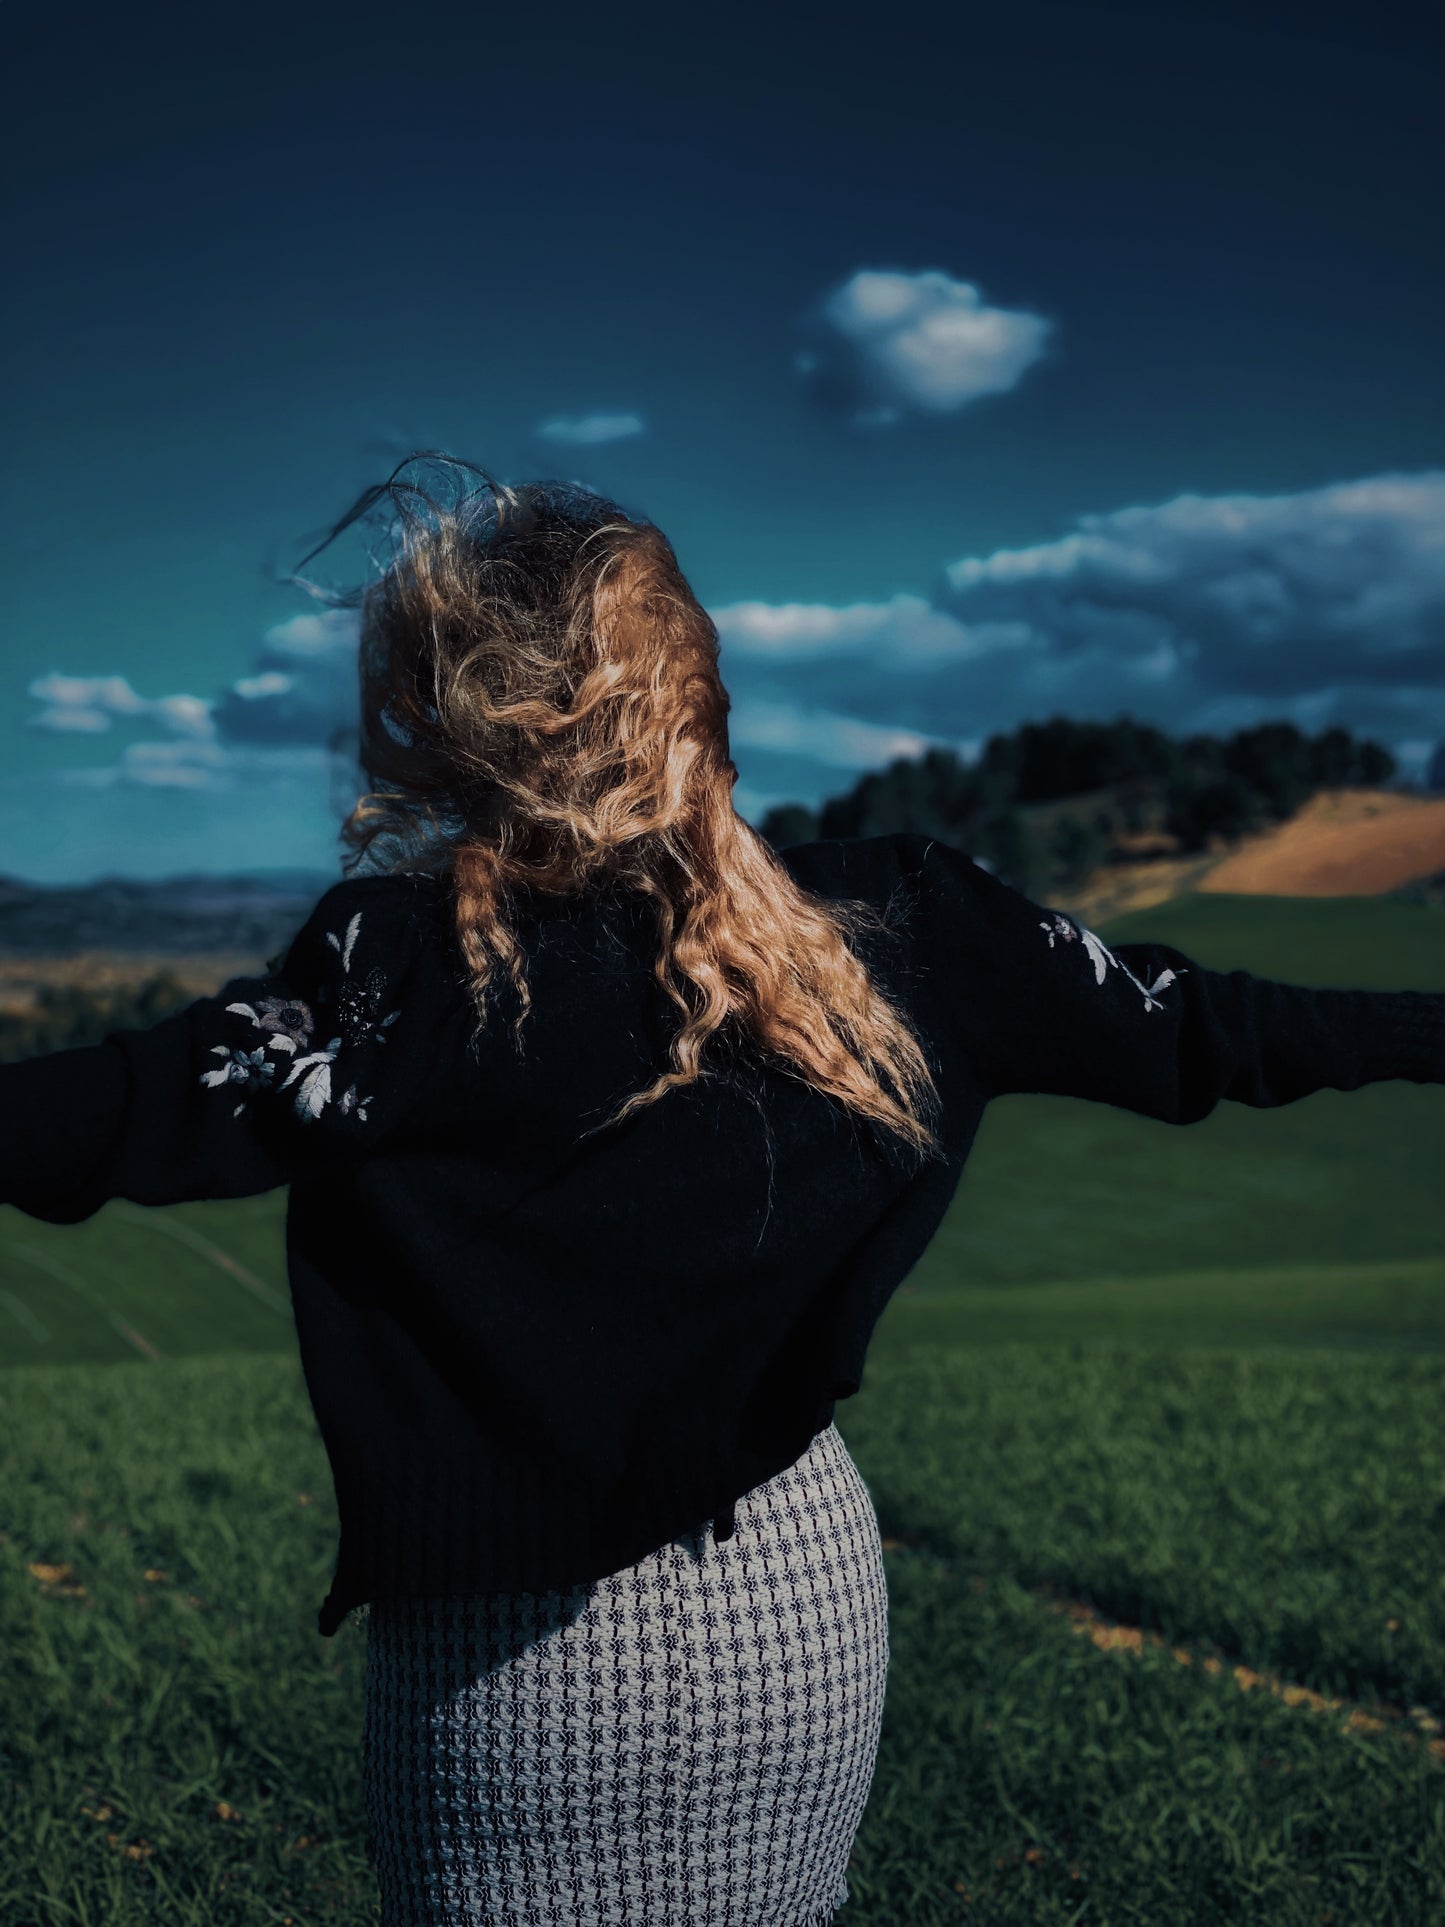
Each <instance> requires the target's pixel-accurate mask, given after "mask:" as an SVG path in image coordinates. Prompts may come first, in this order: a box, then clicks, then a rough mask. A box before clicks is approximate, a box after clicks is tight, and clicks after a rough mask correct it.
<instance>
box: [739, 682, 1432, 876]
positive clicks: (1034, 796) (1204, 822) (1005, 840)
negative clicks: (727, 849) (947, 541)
mask: <svg viewBox="0 0 1445 1927" xmlns="http://www.w3.org/2000/svg"><path fill="white" fill-rule="evenodd" d="M1395 769H1396V763H1395V759H1394V757H1393V756H1392V755H1391V754H1390V752H1389V750H1387V749H1385V748H1384V747H1383V746H1382V745H1381V744H1379V743H1376V742H1370V741H1366V740H1357V739H1356V738H1355V737H1353V736H1352V735H1351V734H1350V732H1349V731H1348V730H1345V729H1339V728H1335V729H1327V730H1324V731H1323V732H1322V733H1321V734H1320V735H1318V736H1306V735H1305V734H1304V733H1303V731H1301V730H1299V729H1297V728H1296V727H1295V725H1294V724H1293V723H1286V722H1279V723H1261V724H1259V725H1257V726H1256V727H1254V728H1250V729H1239V730H1236V731H1235V732H1234V734H1233V735H1231V736H1223V737H1221V736H1211V735H1204V734H1201V735H1194V736H1186V737H1184V738H1182V739H1179V738H1176V737H1172V736H1169V735H1168V734H1166V733H1165V731H1163V730H1161V729H1156V728H1154V727H1153V726H1152V725H1150V724H1147V723H1140V722H1136V721H1134V720H1133V719H1132V718H1130V717H1128V716H1122V717H1120V718H1118V719H1117V720H1116V721H1114V722H1075V721H1071V720H1070V719H1069V718H1068V717H1065V716H1055V717H1051V718H1050V719H1049V720H1048V721H1046V722H1036V723H1023V724H1021V725H1020V726H1019V728H1017V729H1015V730H1013V731H1010V732H1007V733H1000V734H998V735H994V736H990V737H989V739H988V741H987V742H986V743H985V744H984V747H983V752H982V754H981V755H980V756H979V758H978V760H977V761H976V762H974V763H965V762H964V761H963V759H962V758H961V757H960V756H958V755H957V754H956V753H955V752H954V751H952V750H948V749H931V750H929V751H927V752H926V753H925V754H924V755H922V756H919V757H898V758H896V759H895V760H894V761H893V762H891V763H890V764H889V765H888V766H887V768H886V769H882V770H873V771H870V772H869V773H868V774H867V775H865V776H862V777H860V778H859V780H858V781H857V782H856V783H855V784H854V785H853V787H852V788H851V789H850V790H847V791H845V792H844V793H843V794H842V795H841V796H831V797H829V798H827V800H826V801H825V802H824V803H823V804H822V805H821V807H819V808H817V809H812V808H809V807H808V806H807V805H805V804H802V803H783V804H779V805H776V806H775V807H774V808H772V809H770V810H768V811H767V813H766V814H765V815H764V817H763V818H762V820H761V821H760V823H759V824H758V829H759V831H760V832H761V834H762V835H763V836H765V837H766V838H767V839H768V841H769V842H770V843H771V844H773V846H774V847H775V848H778V849H781V848H784V847H786V846H787V845H788V844H790V843H806V842H811V841H813V840H814V839H815V838H819V837H831V836H883V835H888V834H890V833H895V832H899V831H916V832H920V833H922V834H923V835H926V836H937V837H940V838H942V839H943V840H944V841H945V842H948V843H952V844H954V845H955V846H956V847H957V848H959V849H963V850H966V851H968V853H969V854H970V855H971V856H973V857H975V858H977V859H980V860H982V861H983V862H985V863H986V864H987V865H988V867H989V868H990V869H992V870H994V871H995V872H996V873H997V874H998V875H999V876H1001V877H1002V878H1003V879H1004V881H1005V882H1006V883H1010V884H1012V885H1013V886H1014V888H1016V889H1019V890H1022V891H1024V892H1025V894H1027V895H1030V896H1037V895H1039V894H1040V893H1042V892H1045V891H1048V890H1057V889H1067V888H1069V887H1071V886H1073V885H1074V884H1076V883H1078V882H1079V881H1081V880H1082V879H1083V878H1084V877H1086V876H1087V875H1088V874H1089V873H1090V872H1091V871H1092V870H1094V869H1096V868H1097V867H1098V866H1099V865H1100V864H1101V863H1104V862H1107V861H1109V860H1110V859H1111V856H1113V855H1114V854H1115V847H1114V846H1115V842H1116V839H1118V838H1120V837H1123V836H1140V835H1144V834H1147V833H1149V832H1153V833H1155V834H1156V835H1157V834H1159V833H1162V834H1163V835H1164V836H1165V837H1167V838H1169V839H1170V840H1171V847H1172V849H1173V850H1174V851H1175V852H1176V853H1177V854H1180V855H1189V854H1192V853H1196V852H1202V851H1204V850H1207V849H1209V848H1210V847H1211V846H1212V845H1213V843H1214V841H1215V839H1217V838H1223V839H1233V838H1235V837H1238V836H1242V835H1246V834H1248V833H1249V832H1251V831H1255V830H1261V829H1266V828H1268V827H1269V825H1270V824H1272V823H1277V822H1283V821H1284V820H1285V819H1286V818H1287V817H1290V816H1293V815H1294V813H1295V812H1296V811H1297V810H1298V809H1299V808H1300V807H1301V805H1302V804H1304V803H1306V802H1307V801H1308V800H1309V798H1310V797H1311V796H1313V795H1314V794H1315V793H1316V792H1317V791H1319V790H1322V789H1338V788H1377V787H1378V786H1379V785H1381V784H1383V783H1385V782H1387V781H1388V780H1389V779H1390V777H1392V776H1393V775H1394V773H1395Z"/></svg>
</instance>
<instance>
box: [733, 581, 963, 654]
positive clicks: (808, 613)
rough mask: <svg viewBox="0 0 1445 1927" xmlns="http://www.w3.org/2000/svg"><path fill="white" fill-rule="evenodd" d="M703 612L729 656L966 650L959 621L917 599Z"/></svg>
mask: <svg viewBox="0 0 1445 1927" xmlns="http://www.w3.org/2000/svg"><path fill="white" fill-rule="evenodd" d="M709 613H710V614H711V616H712V619H713V621H714V623H715V624H716V625H717V631H718V635H719V636H720V637H721V639H722V641H723V643H724V645H725V646H726V648H727V650H728V652H729V654H730V655H737V656H750V657H757V658H759V659H763V660H767V661H772V662H802V661H806V660H807V659H808V658H809V657H814V656H828V655H840V654H845V653H849V654H857V655H874V654H876V653H878V652H879V651H882V652H884V653H886V654H888V655H890V656H892V657H896V658H898V659H901V660H909V661H914V662H931V661H936V660H937V659H938V658H940V657H950V656H955V655H959V654H967V652H968V650H969V647H970V641H969V633H968V631H967V630H966V629H965V628H964V626H963V625H962V623H960V622H958V621H956V620H955V619H954V617H952V616H950V615H945V614H944V613H943V612H942V611H941V610H939V609H936V608H934V606H933V604H932V603H931V602H929V601H927V600H926V598H925V597H923V596H919V595H896V596H893V597H892V598H891V599H890V600H889V601H887V602H853V603H847V604H845V605H844V606H843V607H841V608H837V607H834V606H833V605H832V604H830V603H823V602H733V603H728V604H726V605H725V606H724V607H722V608H720V609H713V610H710V611H709Z"/></svg>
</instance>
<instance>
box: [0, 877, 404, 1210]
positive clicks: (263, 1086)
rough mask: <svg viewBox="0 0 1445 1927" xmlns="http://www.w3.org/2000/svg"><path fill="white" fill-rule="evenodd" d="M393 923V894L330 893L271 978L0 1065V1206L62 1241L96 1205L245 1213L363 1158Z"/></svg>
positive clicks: (380, 884) (399, 993)
mask: <svg viewBox="0 0 1445 1927" xmlns="http://www.w3.org/2000/svg"><path fill="white" fill-rule="evenodd" d="M410 911H411V906H410V904H409V903H408V901H407V899H406V893H405V886H404V884H401V883H399V882H393V881H392V880H386V881H379V880H376V879H361V880H356V881H350V882H347V883H341V884H338V885H336V886H335V888H333V889H332V890H329V891H328V892H327V893H326V895H325V896H324V897H323V898H322V899H321V901H320V902H319V903H318V904H317V906H316V908H315V910H313V912H312V914H311V916H310V917H309V918H308V920H307V922H306V924H305V925H304V926H303V928H302V930H301V931H300V933H299V934H298V935H297V937H296V938H295V940H294V941H293V943H292V944H291V946H290V948H289V950H288V951H287V954H286V957H285V959H284V961H283V962H282V963H281V965H280V967H279V969H277V970H275V971H273V972H267V973H265V974H262V975H259V976H254V977H238V978H235V979H233V980H232V981H231V982H230V983H228V984H227V985H226V986H225V987H224V989H222V990H221V991H220V992H219V993H218V994H217V995H216V996H214V997H202V998H200V999H198V1000H197V1001H196V1002H195V1003H193V1004H191V1005H189V1006H188V1007H187V1008H186V1009H185V1010H182V1011H179V1012H177V1013H176V1015H175V1016H173V1017H168V1018H166V1019H165V1020H164V1021H163V1022H162V1023H159V1024H155V1025H152V1026H151V1027H150V1028H149V1029H148V1030H118V1031H113V1032H112V1033H111V1034H110V1035H109V1036H108V1037H107V1038H106V1039H105V1040H104V1042H103V1043H100V1044H93V1045H86V1046H84V1047H82V1048H80V1049H77V1050H62V1051H52V1052H50V1053H49V1054H48V1055H46V1056H43V1057H37V1058H32V1059H29V1060H26V1061H23V1062H21V1063H18V1064H6V1065H0V1203H6V1204H14V1205H17V1206H18V1207H19V1208H20V1209H21V1210H22V1211H25V1212H28V1213H29V1214H30V1215H31V1216H32V1217H36V1218H45V1219H48V1220H50V1222H52V1223H55V1224H71V1223H75V1222H77V1221H78V1220H79V1219H82V1218H87V1217H89V1216H90V1215H91V1214H92V1213H93V1212H95V1211H98V1210H99V1209H100V1207H101V1205H103V1204H104V1203H105V1202H106V1201H107V1200H108V1199H110V1198H129V1199H132V1200H133V1201H134V1202H136V1203H138V1204H172V1203H177V1202H180V1201H181V1200H183V1199H188V1198H239V1197H250V1196H254V1195H255V1194H257V1193H259V1192H263V1191H270V1190H274V1189H275V1188H276V1187H277V1186H278V1185H283V1184H287V1183H289V1182H290V1181H291V1179H292V1178H293V1177H294V1176H295V1175H296V1174H297V1173H298V1172H299V1171H302V1170H305V1169H308V1168H315V1167H316V1166H317V1165H318V1164H322V1163H325V1162H326V1161H327V1160H329V1159H338V1158H342V1159H344V1158H347V1157H354V1156H356V1155H364V1154H365V1152H366V1151H367V1149H368V1148H369V1147H370V1146H371V1145H373V1144H374V1143H375V1141H376V1138H377V1137H378V1135H379V1134H380V1133H381V1132H382V1131H383V1130H384V1129H385V1128H386V1124H387V1122H388V1119H389V1118H390V1117H391V1116H392V1115H394V1113H395V1109H396V1097H397V1088H398V1083H399V1079H398V1076H397V1073H396V1070H395V1069H394V1065H395V1062H396V1060H397V1059H398V1057H399V1056H400V1055H401V1053H402V1052H404V1051H405V1048H406V1047H405V1043H404V1042H402V1041H401V1038H400V1037H399V1036H398V1033H399V1032H403V1031H404V1029H405V1026H404V1025H403V1024H402V1023H401V1021H400V1020H401V1018H402V1012H403V1006H404V984H403V979H404V978H405V976H406V975H407V972H408V966H409V963H410V959H411V955H412V950H413V946H414V941H415V928H416V925H415V918H414V916H413V915H412V914H410Z"/></svg>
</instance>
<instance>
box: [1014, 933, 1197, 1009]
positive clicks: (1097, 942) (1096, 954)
mask: <svg viewBox="0 0 1445 1927" xmlns="http://www.w3.org/2000/svg"><path fill="white" fill-rule="evenodd" d="M1039 928H1040V930H1043V931H1045V932H1046V933H1047V935H1048V939H1049V948H1050V950H1052V949H1053V947H1054V939H1055V937H1059V938H1061V939H1062V940H1063V942H1065V943H1075V942H1082V944H1083V946H1084V948H1085V950H1086V951H1087V952H1088V954H1089V957H1090V959H1091V961H1092V963H1093V966H1094V981H1095V983H1098V984H1102V983H1103V981H1104V978H1105V976H1106V975H1107V974H1108V971H1109V967H1110V965H1112V966H1113V967H1114V968H1115V969H1116V970H1122V971H1123V973H1124V975H1125V976H1126V977H1127V978H1128V979H1129V982H1130V983H1131V984H1133V986H1134V988H1135V989H1136V990H1137V991H1138V992H1139V995H1140V996H1141V997H1142V998H1143V999H1144V1008H1145V1009H1146V1010H1162V1009H1163V1008H1164V1006H1163V1003H1162V1002H1161V1001H1160V1000H1159V998H1158V995H1157V993H1158V992H1159V991H1161V990H1163V989H1164V988H1165V987H1166V986H1167V985H1169V984H1172V983H1174V982H1175V981H1176V980H1177V979H1178V978H1180V977H1182V976H1184V974H1185V973H1184V972H1183V971H1182V970H1177V971H1176V970H1168V969H1166V970H1161V971H1160V973H1159V975H1158V976H1157V977H1156V978H1155V979H1154V981H1153V983H1152V984H1141V983H1140V981H1139V979H1138V978H1137V977H1136V976H1135V975H1134V973H1133V971H1132V970H1131V969H1130V968H1129V966H1128V964H1126V963H1121V962H1120V961H1119V959H1118V958H1117V957H1116V956H1115V955H1114V953H1113V951H1112V950H1111V949H1110V948H1109V946H1108V945H1107V944H1106V943H1105V942H1104V941H1103V940H1102V939H1101V938H1099V937H1096V936H1095V935H1094V933H1093V931H1092V930H1086V929H1085V928H1084V926H1083V925H1082V924H1081V923H1075V922H1074V921H1073V919H1072V918H1071V917H1066V916H1065V915H1064V914H1063V913H1062V911H1058V910H1055V911H1054V912H1052V914H1051V915H1050V916H1049V917H1048V919H1047V920H1046V921H1045V922H1042V923H1040V925H1039Z"/></svg>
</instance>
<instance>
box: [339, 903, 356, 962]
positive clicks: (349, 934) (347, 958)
mask: <svg viewBox="0 0 1445 1927" xmlns="http://www.w3.org/2000/svg"><path fill="white" fill-rule="evenodd" d="M360 928H361V912H360V911H359V910H358V911H357V913H356V915H355V916H354V917H353V918H352V919H351V921H350V923H349V924H347V926H346V948H345V949H344V950H343V951H342V953H341V964H342V968H343V969H344V970H350V968H351V952H352V948H353V946H354V945H355V943H356V933H357V931H358V930H360Z"/></svg>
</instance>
